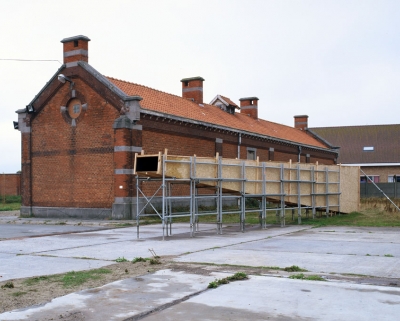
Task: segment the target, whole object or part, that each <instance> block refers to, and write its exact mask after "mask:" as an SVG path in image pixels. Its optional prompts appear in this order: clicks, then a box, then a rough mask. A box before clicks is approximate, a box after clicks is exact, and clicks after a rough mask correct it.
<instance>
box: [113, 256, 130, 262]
mask: <svg viewBox="0 0 400 321" xmlns="http://www.w3.org/2000/svg"><path fill="white" fill-rule="evenodd" d="M115 262H118V263H121V262H128V260H127V259H126V258H124V257H119V258H117V259H116V260H115Z"/></svg>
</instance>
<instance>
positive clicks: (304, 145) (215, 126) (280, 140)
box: [141, 107, 338, 154]
mask: <svg viewBox="0 0 400 321" xmlns="http://www.w3.org/2000/svg"><path fill="white" fill-rule="evenodd" d="M141 112H142V113H143V114H147V115H151V116H156V117H162V118H167V119H172V120H176V121H179V122H183V123H190V124H196V125H200V126H205V127H209V128H214V129H219V130H224V131H227V132H231V133H236V134H241V135H248V136H252V137H256V138H259V139H265V140H270V141H274V142H276V143H280V144H285V145H291V146H301V147H304V148H308V149H313V150H318V151H321V152H325V153H326V152H328V153H335V154H338V151H337V150H336V149H328V148H321V147H318V146H312V145H307V144H302V143H298V142H293V141H290V140H284V139H280V138H276V137H273V136H267V135H261V134H257V133H253V132H248V131H245V130H239V129H235V128H230V127H224V126H220V125H215V124H212V123H207V122H202V121H198V120H194V119H189V118H184V117H179V116H175V115H171V114H166V113H161V112H157V111H154V110H150V109H146V108H143V107H142V109H141Z"/></svg>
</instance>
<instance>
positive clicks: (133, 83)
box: [104, 76, 212, 106]
mask: <svg viewBox="0 0 400 321" xmlns="http://www.w3.org/2000/svg"><path fill="white" fill-rule="evenodd" d="M104 77H106V78H108V79H113V80H117V81H121V82H124V83H127V84H131V85H135V86H140V87H143V88H148V89H151V90H154V91H157V92H159V93H163V94H167V95H170V96H173V97H177V98H181V99H183V100H184V101H188V102H191V103H193V104H195V105H197V106H198V105H199V104H197V103H195V102H194V101H191V100H189V99H187V98H183V97H182V96H178V95H175V94H171V93H168V92H166V91H162V90H159V89H155V88H153V87H149V86H145V85H141V84H138V83H135V82H131V81H127V80H123V79H118V78H115V77H111V76H104ZM202 105H208V106H212V105H209V104H207V103H203V104H202Z"/></svg>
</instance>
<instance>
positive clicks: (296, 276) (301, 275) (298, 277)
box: [289, 273, 305, 280]
mask: <svg viewBox="0 0 400 321" xmlns="http://www.w3.org/2000/svg"><path fill="white" fill-rule="evenodd" d="M304 278H305V276H304V274H303V273H299V274H293V275H291V276H289V279H299V280H304Z"/></svg>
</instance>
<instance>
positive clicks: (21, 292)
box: [11, 291, 28, 297]
mask: <svg viewBox="0 0 400 321" xmlns="http://www.w3.org/2000/svg"><path fill="white" fill-rule="evenodd" d="M27 293H28V292H23V291H18V292H14V293H12V294H11V295H12V296H15V297H18V296H21V295H24V294H27Z"/></svg>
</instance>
